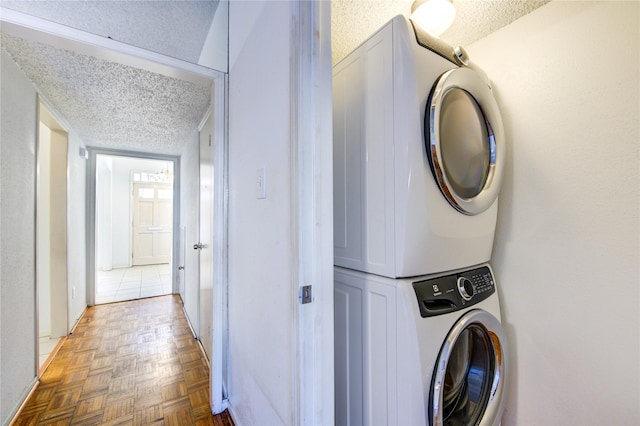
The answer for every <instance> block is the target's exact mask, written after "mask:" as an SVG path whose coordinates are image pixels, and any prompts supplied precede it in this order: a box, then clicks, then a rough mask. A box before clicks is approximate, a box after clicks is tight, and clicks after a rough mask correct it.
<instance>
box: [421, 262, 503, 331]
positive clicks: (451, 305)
mask: <svg viewBox="0 0 640 426" xmlns="http://www.w3.org/2000/svg"><path fill="white" fill-rule="evenodd" d="M413 289H414V291H415V292H416V297H417V298H418V306H419V307H420V315H421V316H422V317H423V318H426V317H433V316H436V315H443V314H448V313H449V312H455V311H458V310H460V309H465V308H468V307H469V306H473V305H475V304H476V303H478V302H481V301H483V300H485V299H486V298H487V297H489V296H491V295H492V294H493V293H494V292H495V291H496V286H495V282H494V279H493V274H492V273H491V270H490V269H489V267H487V266H481V267H479V268H475V269H470V270H467V271H462V272H458V273H455V274H451V275H445V276H442V277H438V278H432V279H429V280H425V281H417V282H414V283H413Z"/></svg>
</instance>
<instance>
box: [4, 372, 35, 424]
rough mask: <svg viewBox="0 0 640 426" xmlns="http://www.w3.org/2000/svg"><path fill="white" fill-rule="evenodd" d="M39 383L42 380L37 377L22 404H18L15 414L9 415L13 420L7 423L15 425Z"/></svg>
mask: <svg viewBox="0 0 640 426" xmlns="http://www.w3.org/2000/svg"><path fill="white" fill-rule="evenodd" d="M38 384H40V380H38V378H37V377H35V378H34V379H33V381H32V382H31V385H30V386H29V388H28V390H27V392H26V393H25V394H24V396H23V398H22V402H21V403H20V405H18V407H17V408H15V409H14V411H13V414H11V415H9V419H11V420H9V422H8V423H4V424H5V425H8V426H13V425H14V424H15V423H16V420H18V416H19V415H20V413H21V412H22V410H23V409H24V406H25V405H27V401H29V398H31V395H33V393H34V392H35V391H36V388H37V387H38Z"/></svg>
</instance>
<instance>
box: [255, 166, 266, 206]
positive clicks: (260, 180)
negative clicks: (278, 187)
mask: <svg viewBox="0 0 640 426" xmlns="http://www.w3.org/2000/svg"><path fill="white" fill-rule="evenodd" d="M266 179H267V176H266V172H265V169H264V167H260V168H259V169H258V171H257V172H256V198H258V199H261V198H267V180H266Z"/></svg>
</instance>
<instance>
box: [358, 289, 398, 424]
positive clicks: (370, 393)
mask: <svg viewBox="0 0 640 426" xmlns="http://www.w3.org/2000/svg"><path fill="white" fill-rule="evenodd" d="M395 290H396V289H395V288H394V287H392V286H389V285H385V284H382V283H379V282H375V281H367V287H366V293H365V294H366V296H365V297H366V301H365V316H366V321H365V324H366V326H365V330H366V331H365V347H366V352H365V354H366V356H365V390H366V396H365V400H366V403H365V410H366V415H365V423H366V424H369V425H382V424H395V423H396V422H397V420H396V416H397V402H396V395H397V384H396V381H397V380H396V377H397V374H396V372H397V368H396V351H397V350H398V347H397V346H398V343H397V333H396V321H397V319H396V291H395Z"/></svg>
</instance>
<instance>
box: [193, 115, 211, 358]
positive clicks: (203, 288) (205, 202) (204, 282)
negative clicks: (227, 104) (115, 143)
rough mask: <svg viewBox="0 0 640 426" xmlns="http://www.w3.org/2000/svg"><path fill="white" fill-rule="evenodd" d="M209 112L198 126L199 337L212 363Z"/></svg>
mask: <svg viewBox="0 0 640 426" xmlns="http://www.w3.org/2000/svg"><path fill="white" fill-rule="evenodd" d="M211 120H212V119H211V116H209V118H208V119H207V121H206V122H205V124H204V126H203V127H202V130H200V231H199V235H200V241H198V242H197V243H196V245H194V249H198V250H199V252H200V256H199V261H200V314H199V317H200V318H199V321H200V336H199V337H200V341H201V342H202V346H203V347H204V351H205V352H206V354H207V357H208V358H209V361H211V362H212V363H213V360H212V357H211V351H212V348H213V146H212V145H213V144H212V135H211Z"/></svg>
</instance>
